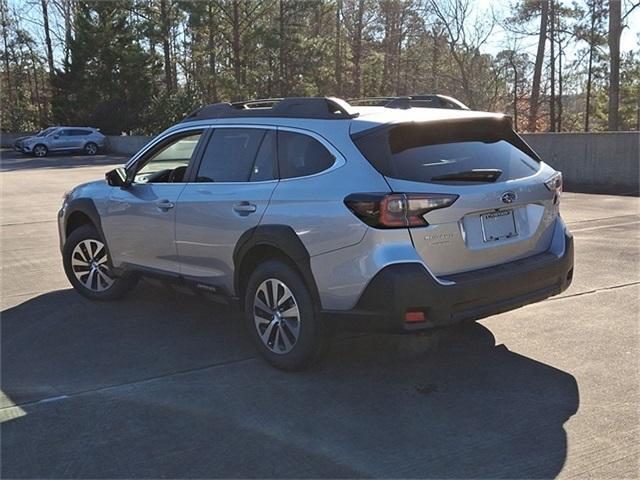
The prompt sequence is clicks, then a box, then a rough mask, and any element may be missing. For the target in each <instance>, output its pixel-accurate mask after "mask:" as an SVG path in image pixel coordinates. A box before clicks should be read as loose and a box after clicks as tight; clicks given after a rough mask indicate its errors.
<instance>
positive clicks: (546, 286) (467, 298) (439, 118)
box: [312, 108, 573, 331]
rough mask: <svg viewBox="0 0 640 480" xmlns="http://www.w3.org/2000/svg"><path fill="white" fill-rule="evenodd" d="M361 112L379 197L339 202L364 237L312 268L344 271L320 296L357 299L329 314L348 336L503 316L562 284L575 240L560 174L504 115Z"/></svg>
mask: <svg viewBox="0 0 640 480" xmlns="http://www.w3.org/2000/svg"><path fill="white" fill-rule="evenodd" d="M367 111H370V112H371V113H370V114H367ZM362 112H363V115H362V116H361V117H360V118H359V119H356V120H354V121H353V122H352V125H351V130H350V133H351V138H352V140H353V142H354V144H355V145H356V146H357V148H358V149H359V151H360V152H361V154H362V156H363V157H364V158H365V159H366V160H367V161H368V162H369V163H370V165H371V166H372V167H374V168H375V169H376V170H377V171H378V172H379V173H380V174H381V175H383V177H384V179H385V181H386V183H387V185H388V187H389V189H388V191H383V192H381V191H357V192H354V193H353V194H351V195H349V196H348V197H347V198H346V199H345V205H346V206H347V208H349V209H350V210H351V212H352V213H353V214H354V215H355V216H356V217H358V218H359V219H360V220H361V221H363V222H364V223H366V224H367V225H368V226H369V228H370V231H369V232H367V234H366V235H365V237H364V239H363V241H362V242H361V244H359V245H358V246H357V247H354V248H351V249H348V251H342V252H340V253H336V255H337V256H343V257H344V256H346V257H347V258H346V259H343V260H344V263H343V260H337V261H336V262H335V263H334V262H332V261H331V259H329V258H322V259H317V261H313V260H314V259H312V265H313V266H314V267H315V268H316V271H317V272H316V273H317V275H318V276H319V277H320V278H324V277H325V276H327V278H328V277H329V276H330V275H331V272H337V271H340V272H350V273H347V274H346V275H345V276H343V277H342V278H341V280H340V281H337V279H335V278H334V279H333V281H334V283H333V284H332V286H331V287H329V288H330V289H331V290H333V291H340V284H342V283H346V284H348V285H350V286H351V287H352V292H353V293H355V294H356V295H355V296H357V299H356V300H355V302H354V303H353V304H352V305H349V301H346V297H343V298H341V299H340V300H341V301H338V302H336V305H337V306H338V308H337V309H336V310H333V311H331V312H330V313H331V314H332V315H336V314H338V316H339V317H340V318H342V319H343V320H344V321H345V322H346V324H347V325H348V324H349V322H351V323H352V324H353V326H355V327H358V328H359V327H363V326H364V327H366V328H367V329H370V328H376V329H382V330H391V331H411V330H420V329H424V328H431V327H437V326H444V325H447V324H451V323H455V322H458V321H462V320H472V319H478V318H482V317H486V316H488V315H492V314H496V313H500V312H503V311H507V310H511V309H513V308H517V307H520V306H522V305H525V304H528V303H532V302H536V301H539V300H542V299H544V298H547V297H549V296H552V295H556V294H558V293H560V292H562V291H564V290H565V289H566V288H567V287H568V286H569V284H570V283H571V280H572V275H573V243H572V237H571V235H570V234H569V233H568V231H567V230H566V227H565V225H564V223H563V221H562V219H561V218H560V216H559V202H560V194H561V190H562V176H561V174H560V173H559V172H556V171H554V170H553V169H552V168H551V167H549V166H548V165H546V164H544V163H543V162H542V161H541V160H540V159H539V158H538V157H537V155H536V154H535V152H533V151H532V150H531V148H530V147H529V146H528V145H527V144H526V143H525V142H524V141H523V140H522V139H521V138H520V137H519V136H518V135H517V134H516V133H515V132H514V131H513V129H512V127H511V123H510V120H509V118H508V117H505V116H502V115H494V114H488V113H481V112H460V113H457V112H451V111H449V112H447V113H439V114H435V113H434V112H435V111H434V110H430V109H429V110H417V109H412V110H408V111H402V112H398V113H397V114H391V113H388V112H387V111H383V109H374V108H371V109H366V108H365V109H362ZM425 112H428V113H425ZM390 118H391V120H390V121H389V119H390ZM383 120H384V121H383ZM347 265H349V267H347ZM363 266H364V268H363ZM336 281H337V283H338V284H337V285H336ZM356 292H357V293H356ZM329 296H330V297H335V295H329ZM331 300H335V298H332V299H331ZM350 300H351V301H352V302H353V297H352V298H351V299H350ZM345 307H347V308H345Z"/></svg>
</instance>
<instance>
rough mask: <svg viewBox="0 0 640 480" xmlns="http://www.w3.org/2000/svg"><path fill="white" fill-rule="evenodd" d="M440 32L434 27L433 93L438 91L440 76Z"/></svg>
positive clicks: (432, 58)
mask: <svg viewBox="0 0 640 480" xmlns="http://www.w3.org/2000/svg"><path fill="white" fill-rule="evenodd" d="M439 37H440V34H439V32H438V31H437V30H436V29H435V28H434V29H433V52H432V56H431V88H432V93H438V87H439V85H438V80H439V78H440V76H439V74H438V70H439V69H438V64H439V60H440V48H439V47H440V46H439V45H438V42H439V40H440V39H439Z"/></svg>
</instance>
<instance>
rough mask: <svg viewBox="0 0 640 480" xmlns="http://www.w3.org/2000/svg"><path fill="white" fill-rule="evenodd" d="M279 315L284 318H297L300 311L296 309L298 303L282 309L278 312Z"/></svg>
mask: <svg viewBox="0 0 640 480" xmlns="http://www.w3.org/2000/svg"><path fill="white" fill-rule="evenodd" d="M280 315H282V316H283V317H286V318H296V319H297V318H298V317H299V316H300V311H299V310H298V305H296V304H295V303H294V304H292V305H291V306H290V307H289V308H287V309H286V310H283V311H282V312H280Z"/></svg>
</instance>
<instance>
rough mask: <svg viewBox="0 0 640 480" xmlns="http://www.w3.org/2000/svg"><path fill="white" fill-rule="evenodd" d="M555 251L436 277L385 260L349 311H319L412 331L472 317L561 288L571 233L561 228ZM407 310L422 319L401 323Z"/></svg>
mask: <svg viewBox="0 0 640 480" xmlns="http://www.w3.org/2000/svg"><path fill="white" fill-rule="evenodd" d="M564 244H565V245H564V249H563V253H562V255H560V256H558V255H555V254H553V253H551V252H545V253H542V254H539V255H535V256H533V257H528V258H524V259H521V260H517V261H514V262H510V263H505V264H502V265H498V266H496V267H490V268H484V269H481V270H475V271H473V272H467V273H461V274H456V275H450V276H448V277H445V278H439V279H438V280H436V279H435V278H434V277H433V275H431V274H430V273H429V272H428V271H427V270H426V269H425V268H424V266H423V265H421V264H418V263H401V264H395V265H389V266H387V267H385V268H383V269H382V270H381V271H380V272H378V273H377V274H376V276H375V277H373V279H372V280H371V282H370V283H369V284H368V286H367V287H366V289H365V290H364V292H363V293H362V295H361V297H360V299H359V301H358V303H357V304H356V307H355V308H354V309H353V310H349V311H324V312H323V313H324V315H325V317H326V318H327V319H329V320H330V321H335V322H337V323H338V324H339V327H340V328H345V329H348V330H365V331H383V332H412V331H422V330H427V329H430V328H437V327H443V326H447V325H452V324H454V323H458V322H462V321H466V320H477V319H480V318H484V317H488V316H490V315H495V314H497V313H502V312H506V311H509V310H513V309H515V308H519V307H522V306H524V305H527V304H530V303H535V302H539V301H541V300H544V299H545V298H548V297H551V296H553V295H558V294H559V293H561V292H563V291H564V290H566V289H567V288H568V287H569V285H570V284H571V280H572V278H573V236H572V235H571V234H570V233H569V232H567V231H565V232H564ZM407 310H411V311H416V310H418V311H422V312H424V314H425V317H426V321H424V322H420V323H411V324H407V323H405V322H404V316H405V313H406V312H407Z"/></svg>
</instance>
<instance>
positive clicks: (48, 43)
mask: <svg viewBox="0 0 640 480" xmlns="http://www.w3.org/2000/svg"><path fill="white" fill-rule="evenodd" d="M40 5H41V6H42V20H43V22H44V41H45V45H46V46H47V64H48V65H49V78H50V79H51V82H53V75H54V71H53V48H52V46H51V32H50V30H49V8H48V6H47V0H41V2H40Z"/></svg>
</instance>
